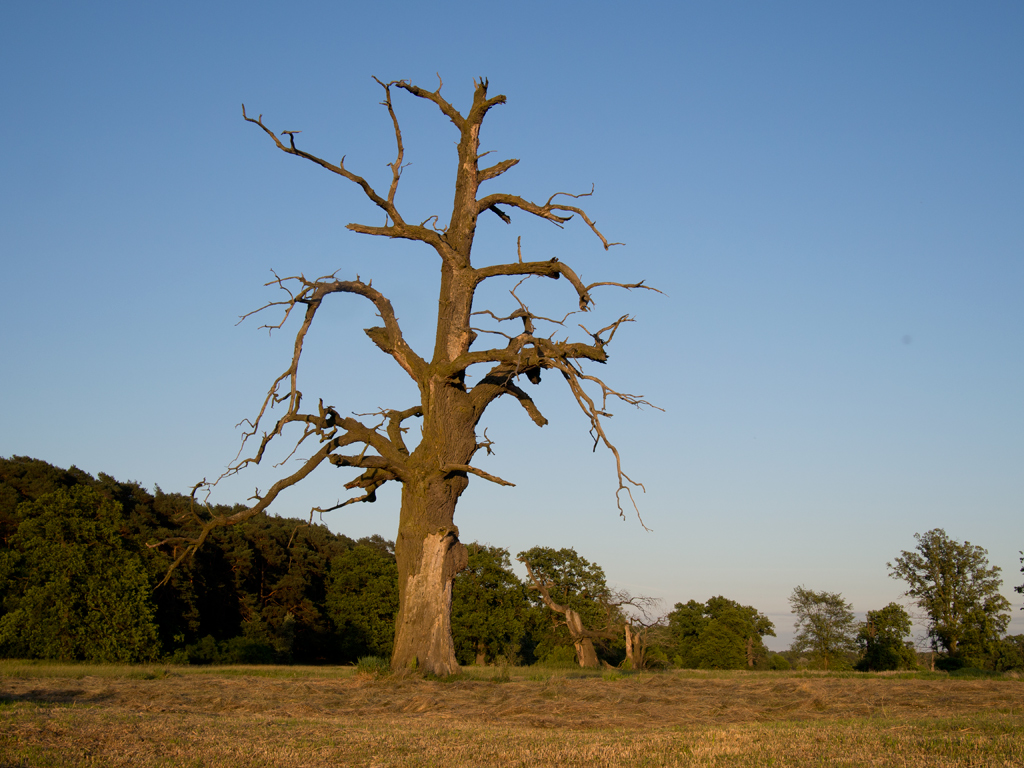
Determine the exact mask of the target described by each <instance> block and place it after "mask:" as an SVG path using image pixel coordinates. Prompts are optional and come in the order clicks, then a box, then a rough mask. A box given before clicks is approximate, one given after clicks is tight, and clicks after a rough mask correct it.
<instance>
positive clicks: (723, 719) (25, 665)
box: [0, 661, 1024, 768]
mask: <svg viewBox="0 0 1024 768" xmlns="http://www.w3.org/2000/svg"><path fill="white" fill-rule="evenodd" d="M329 765H330V766H342V765H344V766H445V767H446V768H447V767H460V766H552V765H588V766H591V765H593V766H626V765H629V766H698V765H699V766H797V765H800V766H803V765H824V766H865V765H898V766H921V767H922V768H924V766H928V767H929V768H933V767H935V766H958V767H960V766H1011V765H1012V766H1020V765H1024V680H1022V679H1021V678H1020V677H1019V676H1014V675H1006V676H1001V677H988V678H977V679H976V678H970V677H957V676H950V675H946V674H944V673H901V674H884V673H883V674H869V673H846V674H823V673H808V672H802V673H801V672H695V671H671V672H650V673H635V674H632V673H625V672H620V671H613V670H605V671H603V672H583V671H581V670H566V669H561V670H559V669H550V668H548V669H545V668H538V667H525V668H473V667H470V668H467V669H466V670H465V671H464V672H463V674H461V675H459V676H456V677H454V678H451V679H446V680H431V679H424V678H423V677H421V676H417V675H413V674H410V675H405V676H392V675H373V674H367V673H361V672H358V671H357V670H355V669H354V668H351V667H174V666H161V665H150V666H99V665H84V664H76V665H69V664H55V663H50V662H18V661H0V768H13V767H14V766H19V767H21V766H26V767H27V766H31V767H32V768H42V767H45V766H75V767H77V766H141V767H143V768H148V767H150V766H153V767H156V766H218V767H219V768H250V767H252V768H255V767H256V766H260V767H261V768H262V767H264V766H282V767H283V768H298V766H329Z"/></svg>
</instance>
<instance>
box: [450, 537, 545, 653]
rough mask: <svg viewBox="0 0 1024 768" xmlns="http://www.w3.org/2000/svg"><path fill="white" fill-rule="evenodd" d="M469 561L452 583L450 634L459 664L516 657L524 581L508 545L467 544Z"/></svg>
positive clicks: (523, 616) (524, 610) (523, 608)
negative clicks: (511, 560) (516, 567)
mask: <svg viewBox="0 0 1024 768" xmlns="http://www.w3.org/2000/svg"><path fill="white" fill-rule="evenodd" d="M468 550H469V565H468V566H467V567H466V570H464V571H462V572H461V573H459V574H458V575H456V577H455V582H454V584H453V585H452V638H453V639H454V641H455V656H456V658H457V659H458V660H459V663H460V664H472V663H474V662H477V661H479V660H480V657H481V656H483V660H484V661H486V660H487V659H489V660H490V661H496V660H499V659H501V660H503V661H506V662H507V661H510V660H511V661H515V660H516V659H517V657H518V656H519V653H520V650H521V646H522V642H523V638H524V636H525V634H526V624H527V613H528V612H529V610H530V604H529V601H528V599H527V590H526V586H525V585H524V584H523V583H522V582H521V581H520V580H519V578H518V577H517V576H516V575H515V573H513V571H512V564H511V562H510V561H509V554H508V550H507V549H502V548H501V547H489V546H486V545H482V544H470V545H469V547H468Z"/></svg>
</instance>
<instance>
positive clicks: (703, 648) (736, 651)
mask: <svg viewBox="0 0 1024 768" xmlns="http://www.w3.org/2000/svg"><path fill="white" fill-rule="evenodd" d="M668 626H669V632H670V633H671V636H672V640H673V649H674V651H675V654H676V658H677V661H676V663H677V664H678V665H679V666H682V667H683V668H686V669H745V668H752V667H756V666H763V665H764V664H765V662H766V660H767V658H768V648H767V647H766V646H765V644H764V640H763V638H764V637H766V636H769V635H770V636H772V637H774V636H775V625H774V624H772V622H771V621H770V620H769V619H768V617H766V616H765V615H764V614H762V613H760V612H759V611H758V610H757V609H756V608H753V607H752V606H749V605H740V604H739V603H737V602H736V601H734V600H729V599H728V598H725V597H721V596H719V597H712V598H711V599H710V600H708V601H707V603H704V604H702V603H698V602H697V601H696V600H690V601H689V602H688V603H676V606H675V609H674V610H673V611H672V612H671V613H669V615H668Z"/></svg>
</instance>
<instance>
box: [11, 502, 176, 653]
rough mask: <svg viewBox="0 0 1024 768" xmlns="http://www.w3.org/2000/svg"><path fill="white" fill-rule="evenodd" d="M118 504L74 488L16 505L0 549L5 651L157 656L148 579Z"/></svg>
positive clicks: (156, 640)
mask: <svg viewBox="0 0 1024 768" xmlns="http://www.w3.org/2000/svg"><path fill="white" fill-rule="evenodd" d="M121 512H122V509H121V505H120V504H118V503H117V502H115V501H111V500H109V499H107V498H104V497H103V496H102V495H100V494H99V493H97V492H96V491H95V490H93V489H90V488H85V487H80V486H79V487H72V488H71V489H69V490H63V489H62V490H58V491H56V492H53V493H49V494H44V495H42V496H41V497H39V498H38V499H37V500H36V501H27V502H24V503H22V504H21V505H20V507H19V509H18V516H19V518H20V519H21V522H20V523H19V524H18V527H17V529H16V531H15V533H13V534H12V535H11V536H10V537H9V539H8V543H9V546H10V549H9V550H7V551H6V552H4V553H3V557H2V560H3V566H2V568H0V570H2V571H3V573H4V575H5V576H6V578H7V585H8V586H7V589H6V590H5V592H6V595H5V608H6V609H7V612H6V614H5V615H4V616H3V617H2V618H0V647H2V648H3V649H4V651H5V653H6V654H7V655H17V656H24V657H28V658H49V659H59V660H67V661H70V660H86V661H93V662H134V661H148V660H151V659H154V658H156V656H157V655H158V653H159V650H160V645H159V640H158V637H157V626H156V624H155V622H154V607H153V604H152V602H151V600H150V598H149V594H150V589H151V587H150V584H149V580H148V579H147V576H146V572H145V568H144V566H143V563H142V560H141V558H140V557H139V555H138V553H137V552H134V551H132V549H131V548H130V547H128V546H126V545H125V544H124V543H123V541H122V538H121V535H120V532H119V526H120V524H121V522H122V520H121Z"/></svg>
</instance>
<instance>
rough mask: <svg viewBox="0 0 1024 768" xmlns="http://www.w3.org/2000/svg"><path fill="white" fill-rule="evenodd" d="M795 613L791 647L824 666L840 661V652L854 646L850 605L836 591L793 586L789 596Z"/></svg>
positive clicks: (853, 623)
mask: <svg viewBox="0 0 1024 768" xmlns="http://www.w3.org/2000/svg"><path fill="white" fill-rule="evenodd" d="M789 604H790V605H791V606H792V608H793V613H795V614H796V623H795V624H794V625H793V626H794V627H795V628H796V635H795V636H794V637H793V645H792V649H793V650H794V651H795V652H797V653H807V652H809V653H811V655H812V657H813V658H814V660H815V662H816V663H818V664H820V665H821V666H822V667H823V668H824V669H829V668H830V667H832V668H834V667H835V666H836V665H837V664H842V661H843V655H844V654H845V653H847V652H849V651H853V650H855V649H856V648H857V643H856V641H855V640H854V637H853V633H854V625H855V623H856V617H855V616H854V615H853V606H851V605H850V604H849V603H848V602H846V601H845V600H843V596H842V595H841V594H839V593H838V592H815V591H813V590H810V589H805V588H804V587H802V586H801V587H796V588H795V589H794V590H793V594H792V595H790V597H789Z"/></svg>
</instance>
